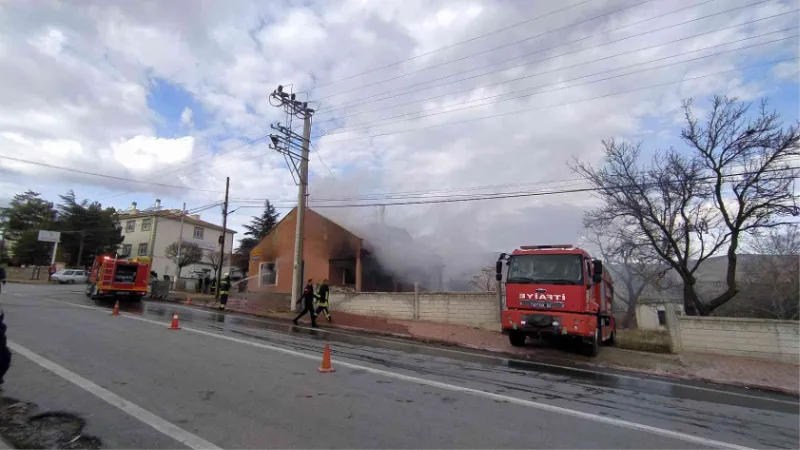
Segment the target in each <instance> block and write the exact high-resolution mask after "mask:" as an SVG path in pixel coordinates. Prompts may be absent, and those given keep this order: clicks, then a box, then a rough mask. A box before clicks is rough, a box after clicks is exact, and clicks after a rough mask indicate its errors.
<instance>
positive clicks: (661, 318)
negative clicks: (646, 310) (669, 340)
mask: <svg viewBox="0 0 800 450" xmlns="http://www.w3.org/2000/svg"><path fill="white" fill-rule="evenodd" d="M658 324H659V325H661V326H666V325H667V312H666V311H658Z"/></svg>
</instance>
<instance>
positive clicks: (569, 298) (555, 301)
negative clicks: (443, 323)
mask: <svg viewBox="0 0 800 450" xmlns="http://www.w3.org/2000/svg"><path fill="white" fill-rule="evenodd" d="M503 262H505V265H506V266H507V269H508V270H507V271H506V282H505V291H506V294H505V308H504V309H503V312H502V329H503V334H506V335H508V338H509V340H510V341H511V345H513V346H516V347H521V346H523V345H525V340H526V338H527V337H528V336H531V337H538V338H559V339H562V338H572V339H579V340H581V341H582V342H583V345H584V346H585V349H586V352H587V353H588V354H589V355H591V356H596V355H597V354H598V352H599V350H600V345H601V344H607V345H612V344H614V342H615V340H616V322H615V320H614V315H613V298H614V284H613V281H612V279H611V275H610V274H609V273H607V272H605V271H604V270H603V263H602V262H601V261H599V260H596V259H595V260H593V259H592V257H591V256H590V255H589V253H588V252H586V251H585V250H583V249H580V248H574V247H573V246H571V245H528V246H522V247H520V248H519V249H517V250H514V251H513V252H512V253H511V254H510V255H507V254H505V253H503V254H501V255H500V258H499V259H498V261H497V267H496V270H497V274H496V276H497V281H502V275H503Z"/></svg>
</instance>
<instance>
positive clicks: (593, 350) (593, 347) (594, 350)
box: [586, 327, 600, 357]
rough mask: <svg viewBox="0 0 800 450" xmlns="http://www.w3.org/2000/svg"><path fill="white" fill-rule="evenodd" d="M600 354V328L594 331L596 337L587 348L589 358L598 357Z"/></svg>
mask: <svg viewBox="0 0 800 450" xmlns="http://www.w3.org/2000/svg"><path fill="white" fill-rule="evenodd" d="M598 353H600V328H599V327H598V328H596V329H595V330H594V337H593V338H592V341H591V342H590V343H589V345H587V347H586V354H587V355H589V356H592V357H594V356H597V354H598Z"/></svg>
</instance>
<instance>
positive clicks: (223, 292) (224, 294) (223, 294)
mask: <svg viewBox="0 0 800 450" xmlns="http://www.w3.org/2000/svg"><path fill="white" fill-rule="evenodd" d="M230 289H231V275H230V274H228V273H226V274H225V275H223V276H222V281H220V283H219V310H220V311H225V305H226V304H228V291H230Z"/></svg>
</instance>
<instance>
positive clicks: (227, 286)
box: [219, 277, 231, 294]
mask: <svg viewBox="0 0 800 450" xmlns="http://www.w3.org/2000/svg"><path fill="white" fill-rule="evenodd" d="M229 290H231V279H230V278H228V277H226V278H223V279H222V281H220V283H219V291H220V292H221V293H225V294H227V293H228V291H229Z"/></svg>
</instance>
